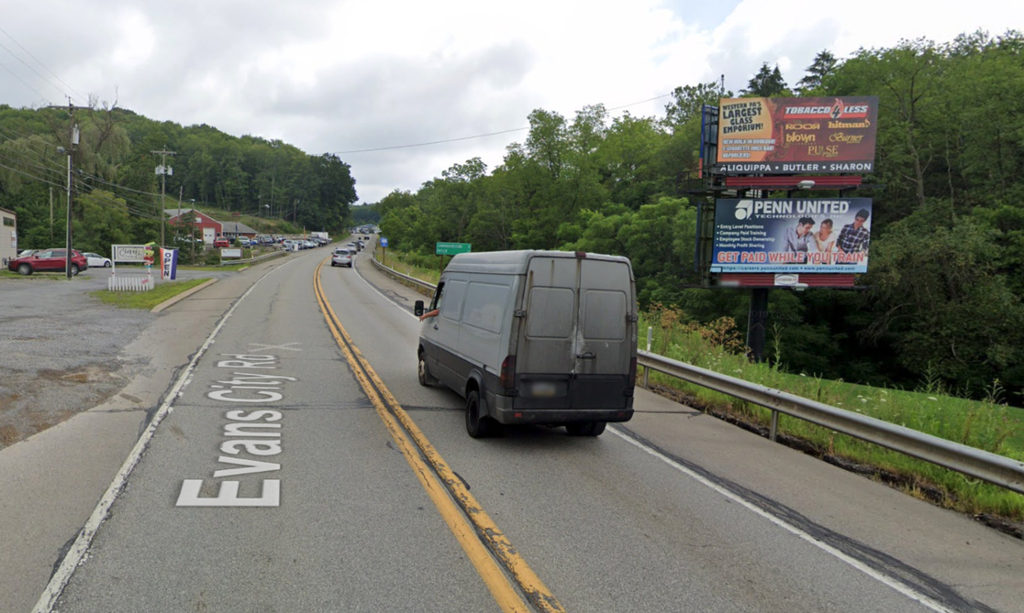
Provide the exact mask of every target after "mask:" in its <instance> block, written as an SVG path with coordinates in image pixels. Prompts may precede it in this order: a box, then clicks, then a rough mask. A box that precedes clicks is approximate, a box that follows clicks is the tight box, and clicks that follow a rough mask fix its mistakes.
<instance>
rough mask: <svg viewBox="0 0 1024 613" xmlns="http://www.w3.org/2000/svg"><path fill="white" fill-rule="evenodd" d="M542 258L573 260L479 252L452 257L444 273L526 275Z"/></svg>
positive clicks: (555, 254)
mask: <svg viewBox="0 0 1024 613" xmlns="http://www.w3.org/2000/svg"><path fill="white" fill-rule="evenodd" d="M535 257H543V258H575V257H576V253H575V252H573V251H543V250H539V249H524V250H522V251H481V252H478V253H460V254H457V255H455V256H453V257H452V261H451V262H449V264H448V266H446V267H445V272H487V273H491V274H499V275H522V274H526V270H527V268H529V266H530V260H531V259H533V258H535ZM586 258H587V259H588V260H605V261H609V262H624V263H626V264H629V258H627V257H624V256H621V255H603V254H600V253H588V254H586Z"/></svg>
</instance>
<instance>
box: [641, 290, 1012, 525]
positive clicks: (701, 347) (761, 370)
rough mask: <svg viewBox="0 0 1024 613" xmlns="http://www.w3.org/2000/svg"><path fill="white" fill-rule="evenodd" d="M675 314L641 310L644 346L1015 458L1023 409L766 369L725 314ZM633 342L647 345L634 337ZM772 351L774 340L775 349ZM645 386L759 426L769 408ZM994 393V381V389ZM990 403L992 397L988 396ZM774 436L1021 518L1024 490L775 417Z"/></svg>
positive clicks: (673, 382) (973, 506)
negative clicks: (685, 319) (706, 318)
mask: <svg viewBox="0 0 1024 613" xmlns="http://www.w3.org/2000/svg"><path fill="white" fill-rule="evenodd" d="M680 318H681V313H679V312H678V311H672V310H665V309H660V310H656V311H654V312H652V313H646V314H643V315H642V316H641V321H640V326H641V327H640V330H641V331H642V332H646V330H647V327H648V326H650V327H652V328H653V342H652V347H651V351H653V352H654V353H657V354H660V355H663V356H666V357H669V358H672V359H675V360H679V361H681V362H686V363H688V364H692V365H694V366H698V367H701V368H706V369H708V370H713V371H715V372H719V373H722V374H725V375H729V376H732V377H736V378H738V379H743V380H745V381H750V382H752V383H757V384H760V385H764V386H766V387H770V388H773V389H778V390H783V391H786V392H789V393H792V394H796V395H798V396H802V397H804V398H809V399H812V400H817V401H819V402H822V403H825V404H828V405H831V406H834V407H838V408H840V409H845V410H848V411H854V412H856V413H860V414H862V415H867V416H869V417H873V418H876V419H880V420H883V421H887V422H889V423H893V424H897V425H900V426H905V427H907V428H910V429H913V430H917V431H919V432H923V433H926V434H931V435H933V436H937V437H940V438H944V439H947V440H950V441H954V442H957V443H961V444H964V445H968V446H971V447H975V448H978V449H982V450H985V451H989V452H992V453H997V454H1000V455H1003V456H1006V457H1009V458H1012V459H1016V460H1021V461H1024V409H1019V408H1015V407H1010V406H1007V405H1005V404H1001V403H999V402H991V401H979V400H971V399H965V398H957V397H954V396H948V395H941V394H938V393H935V392H934V390H932V391H908V390H899V389H882V388H875V387H868V386H864V385H857V384H852V383H846V382H843V381H831V380H826V379H822V378H820V377H814V376H808V375H806V374H791V373H786V372H783V371H782V370H780V369H779V368H778V367H777V366H775V365H769V364H766V363H759V364H758V363H751V362H750V361H749V360H748V359H747V358H746V356H745V355H743V351H742V350H743V348H744V347H743V341H742V339H741V338H740V337H739V334H738V332H737V330H736V326H735V324H734V323H733V322H732V321H731V320H729V319H728V318H723V319H720V320H718V321H717V322H712V323H711V324H707V325H704V326H700V325H694V324H690V325H684V324H682V323H681V322H680ZM641 336H642V337H643V338H642V340H641V347H643V348H646V334H644V333H642V334H641ZM775 353H776V355H777V354H778V346H777V345H776V347H775ZM650 380H651V382H652V383H655V384H658V385H662V386H666V387H669V388H672V389H676V390H679V391H680V392H682V393H683V394H684V395H685V396H686V397H687V398H688V401H689V402H690V403H691V404H693V405H694V406H698V407H700V408H702V409H704V410H708V411H710V412H713V413H716V414H719V415H721V416H726V417H729V418H732V419H736V420H739V421H743V422H745V423H749V424H754V425H757V426H760V427H767V426H768V424H769V423H770V421H771V411H769V410H768V409H765V408H763V407H760V406H757V405H751V404H749V403H746V402H743V401H740V400H737V399H736V398H733V397H731V396H728V395H725V394H719V393H717V392H713V391H711V390H709V389H707V388H704V387H701V386H697V385H693V384H689V383H686V382H684V381H681V380H679V379H676V378H674V377H670V376H667V375H662V374H660V373H655V372H652V373H651V375H650ZM993 389H995V390H996V391H997V386H993ZM993 396H994V397H995V398H996V399H998V397H999V394H998V393H996V394H993ZM779 432H780V435H788V436H791V437H794V438H796V439H799V440H801V441H806V442H808V443H810V444H811V445H812V446H813V447H815V448H817V449H818V450H819V452H820V453H821V454H822V455H827V456H830V457H832V458H839V459H842V460H844V462H843V463H845V464H856V465H861V466H868V467H873V468H874V469H877V470H878V471H880V473H879V474H884V475H886V476H887V477H888V478H890V480H892V481H895V482H897V483H899V484H901V486H902V487H903V489H905V490H907V491H908V492H909V493H914V492H915V491H928V492H930V495H929V497H930V498H932V499H933V500H934V501H935V502H937V503H939V504H941V505H943V506H946V507H948V508H951V509H955V510H957V511H960V512H964V513H970V514H972V515H973V514H991V515H995V516H999V517H1003V518H1008V519H1011V520H1014V521H1021V520H1024V496H1022V495H1020V494H1016V493H1014V492H1010V491H1009V490H1005V489H1003V488H1000V487H998V486H994V485H990V484H987V483H984V482H981V481H977V480H975V479H971V478H968V477H965V476H964V475H961V474H960V473H957V472H954V471H950V470H947V469H944V468H940V467H938V466H935V465H933V464H930V463H927V462H922V461H920V460H916V459H914V458H911V457H910V456H906V455H904V454H901V453H898V452H895V451H890V450H888V449H884V448H882V447H879V446H877V445H873V444H871V443H867V442H864V441H861V440H859V439H855V438H853V437H849V436H845V435H842V434H837V433H835V432H833V431H831V430H828V429H825V428H822V427H820V426H815V425H813V424H810V423H808V422H805V421H803V420H800V419H796V418H792V417H788V416H786V415H780V417H779Z"/></svg>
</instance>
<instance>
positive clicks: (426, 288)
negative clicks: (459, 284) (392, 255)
mask: <svg viewBox="0 0 1024 613" xmlns="http://www.w3.org/2000/svg"><path fill="white" fill-rule="evenodd" d="M370 261H371V262H373V265H374V266H376V267H377V269H378V270H381V271H383V272H384V273H385V274H388V275H391V276H392V277H394V278H395V279H398V280H399V281H401V282H403V283H405V284H406V285H409V286H412V287H414V288H415V289H416V291H418V292H420V293H421V294H425V295H427V296H433V295H434V290H436V289H437V286H436V285H433V284H431V283H427V282H426V281H420V280H419V279H417V278H416V277H410V276H409V275H404V274H402V273H400V272H398V271H397V270H395V269H394V268H390V267H388V266H385V265H384V264H381V263H380V262H378V261H377V258H376V257H373V258H371V259H370Z"/></svg>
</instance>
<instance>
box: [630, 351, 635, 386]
mask: <svg viewBox="0 0 1024 613" xmlns="http://www.w3.org/2000/svg"><path fill="white" fill-rule="evenodd" d="M635 386H636V357H635V356H634V357H632V358H630V359H629V387H635Z"/></svg>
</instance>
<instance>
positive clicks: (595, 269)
mask: <svg viewBox="0 0 1024 613" xmlns="http://www.w3.org/2000/svg"><path fill="white" fill-rule="evenodd" d="M578 261H579V262H580V277H579V279H580V280H579V311H578V314H577V317H578V324H577V326H576V343H575V348H574V353H573V355H574V356H575V364H574V365H575V373H576V376H575V379H574V382H573V390H572V392H573V394H572V395H573V400H572V406H573V408H574V409H619V408H623V407H625V406H626V404H627V398H629V397H631V396H632V385H630V379H629V374H630V359H631V358H632V357H633V355H634V353H633V352H634V351H635V347H636V339H635V338H634V334H633V329H634V327H635V326H636V323H635V317H633V313H632V305H633V302H634V301H633V288H632V283H631V275H630V272H629V266H628V265H627V264H626V263H625V262H616V261H609V260H588V259H581V260H578Z"/></svg>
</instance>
